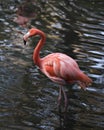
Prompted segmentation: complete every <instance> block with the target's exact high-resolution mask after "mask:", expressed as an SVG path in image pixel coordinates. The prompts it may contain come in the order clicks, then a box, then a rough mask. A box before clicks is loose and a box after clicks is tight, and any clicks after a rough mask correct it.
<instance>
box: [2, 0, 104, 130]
mask: <svg viewBox="0 0 104 130" xmlns="http://www.w3.org/2000/svg"><path fill="white" fill-rule="evenodd" d="M4 1H5V2H4ZM4 1H2V2H0V16H1V17H0V129H1V130H83V129H85V130H103V129H104V88H103V87H104V43H103V41H104V7H103V5H104V2H103V1H97V0H93V1H91V0H88V1H83V0H79V1H77V0H71V1H66V0H64V1H60V2H57V1H54V0H53V1H50V0H47V1H39V0H35V1H33V4H34V7H36V9H37V10H36V9H34V11H35V13H36V14H37V17H36V18H35V19H32V20H31V21H30V24H31V26H34V27H36V28H39V29H41V30H43V31H44V32H45V33H46V36H47V42H46V44H45V46H44V48H43V49H42V51H41V57H43V56H45V55H47V54H49V53H53V52H62V53H65V54H67V55H69V56H71V57H72V58H74V59H75V60H76V61H77V62H78V64H79V66H80V68H81V70H82V71H84V72H85V73H86V74H87V75H88V76H89V77H91V78H92V79H93V84H92V86H89V88H87V90H86V91H83V90H81V89H79V87H78V85H76V84H75V85H72V86H70V85H68V86H67V87H66V93H67V95H68V100H69V106H68V112H67V115H64V114H62V115H60V114H59V112H58V108H57V97H58V89H59V86H58V85H56V84H55V83H53V82H51V81H50V80H49V79H47V77H45V76H44V75H43V74H42V73H41V72H40V71H39V69H38V67H36V66H35V65H34V63H33V61H32V53H33V49H34V46H36V43H37V41H38V40H39V38H33V39H32V40H29V42H28V45H27V46H24V45H23V41H22V39H23V34H21V33H18V31H16V30H19V31H21V32H23V33H26V32H27V30H28V27H21V26H19V25H18V24H16V23H14V22H13V18H14V17H15V16H16V15H15V8H16V7H17V6H18V5H20V4H21V3H22V1H13V0H11V1H7V0H4Z"/></svg>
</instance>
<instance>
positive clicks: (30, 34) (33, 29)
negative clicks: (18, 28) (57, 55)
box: [23, 28, 38, 45]
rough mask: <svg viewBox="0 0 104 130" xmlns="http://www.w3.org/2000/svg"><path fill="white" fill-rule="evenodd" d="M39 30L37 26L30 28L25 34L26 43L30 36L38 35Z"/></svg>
mask: <svg viewBox="0 0 104 130" xmlns="http://www.w3.org/2000/svg"><path fill="white" fill-rule="evenodd" d="M37 32H38V30H37V29H35V28H32V29H30V30H29V31H28V32H27V33H26V34H25V35H24V36H23V41H24V45H26V42H27V40H28V38H29V37H32V36H35V35H37Z"/></svg>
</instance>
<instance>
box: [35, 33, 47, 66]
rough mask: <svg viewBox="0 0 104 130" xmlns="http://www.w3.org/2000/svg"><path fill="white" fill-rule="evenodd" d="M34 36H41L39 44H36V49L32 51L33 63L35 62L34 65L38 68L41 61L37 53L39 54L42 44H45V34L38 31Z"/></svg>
mask: <svg viewBox="0 0 104 130" xmlns="http://www.w3.org/2000/svg"><path fill="white" fill-rule="evenodd" d="M36 35H40V36H41V39H40V40H39V42H38V44H37V46H36V48H35V49H34V52H33V60H34V62H35V64H36V65H37V66H40V61H41V59H40V55H39V53H40V50H41V48H42V46H43V45H44V43H45V40H46V36H45V34H44V33H43V32H42V31H40V30H38V31H37V34H36Z"/></svg>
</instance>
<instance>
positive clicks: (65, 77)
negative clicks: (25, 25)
mask: <svg viewBox="0 0 104 130" xmlns="http://www.w3.org/2000/svg"><path fill="white" fill-rule="evenodd" d="M36 35H40V37H41V39H40V40H39V42H38V44H37V46H36V48H35V49H34V52H33V61H34V63H35V64H36V65H37V66H38V67H39V68H40V70H41V71H42V72H43V73H44V74H45V75H46V76H47V77H48V78H49V79H51V80H52V81H53V82H55V83H58V84H60V89H59V97H58V105H59V106H60V103H61V99H62V94H63V96H64V101H65V110H66V108H67V104H68V100H67V96H66V93H65V91H64V87H63V86H64V85H65V84H67V83H78V84H79V85H80V86H81V87H82V88H83V89H85V88H86V87H87V86H88V85H90V84H91V83H92V80H91V79H90V78H89V77H88V76H87V75H85V74H84V73H83V72H82V71H81V70H80V69H79V67H78V64H77V63H76V61H75V60H74V59H72V58H71V57H69V56H67V55H65V54H62V53H52V54H49V55H47V56H45V57H44V58H40V56H39V52H40V50H41V48H42V47H43V45H44V43H45V41H46V36H45V34H44V32H42V31H41V30H38V29H35V28H32V29H30V30H29V31H28V33H26V34H25V35H24V37H23V39H24V44H25V45H26V41H27V40H28V38H29V37H32V36H36Z"/></svg>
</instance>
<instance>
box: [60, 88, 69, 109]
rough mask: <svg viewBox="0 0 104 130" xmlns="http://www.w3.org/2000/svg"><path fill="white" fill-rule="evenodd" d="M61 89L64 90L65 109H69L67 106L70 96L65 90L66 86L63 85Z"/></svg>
mask: <svg viewBox="0 0 104 130" xmlns="http://www.w3.org/2000/svg"><path fill="white" fill-rule="evenodd" d="M61 90H62V92H63V95H64V102H65V108H64V109H65V111H66V110H67V107H68V98H67V95H66V93H65V90H64V88H63V87H61Z"/></svg>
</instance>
